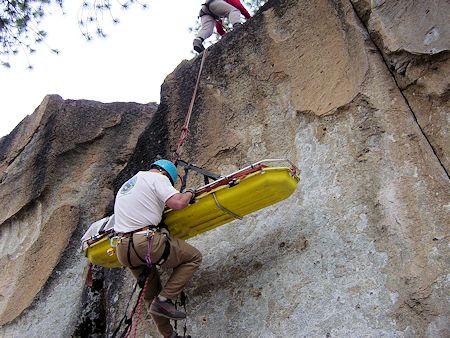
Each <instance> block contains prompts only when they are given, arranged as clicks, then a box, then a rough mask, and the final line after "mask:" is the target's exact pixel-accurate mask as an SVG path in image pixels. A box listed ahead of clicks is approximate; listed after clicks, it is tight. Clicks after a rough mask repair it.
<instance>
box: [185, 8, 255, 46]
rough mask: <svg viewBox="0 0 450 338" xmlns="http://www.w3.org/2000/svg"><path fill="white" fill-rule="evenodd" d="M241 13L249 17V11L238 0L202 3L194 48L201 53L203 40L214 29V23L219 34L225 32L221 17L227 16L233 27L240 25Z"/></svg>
mask: <svg viewBox="0 0 450 338" xmlns="http://www.w3.org/2000/svg"><path fill="white" fill-rule="evenodd" d="M241 13H242V15H244V17H245V18H246V19H250V18H251V15H250V13H249V12H248V11H247V10H246V9H245V7H244V6H243V5H242V3H241V1H240V0H208V1H206V3H204V4H203V5H202V8H201V10H200V13H199V17H200V20H201V28H200V31H199V32H198V34H197V36H196V37H195V39H194V42H193V45H194V50H195V51H196V52H197V53H201V52H202V51H204V50H205V47H204V46H203V41H205V40H206V39H207V38H209V37H210V36H211V35H212V33H213V31H214V24H215V25H216V29H217V32H218V33H219V34H220V35H224V34H225V30H224V28H223V23H222V18H224V17H228V20H229V21H230V23H231V25H232V26H233V29H236V28H238V27H240V26H241Z"/></svg>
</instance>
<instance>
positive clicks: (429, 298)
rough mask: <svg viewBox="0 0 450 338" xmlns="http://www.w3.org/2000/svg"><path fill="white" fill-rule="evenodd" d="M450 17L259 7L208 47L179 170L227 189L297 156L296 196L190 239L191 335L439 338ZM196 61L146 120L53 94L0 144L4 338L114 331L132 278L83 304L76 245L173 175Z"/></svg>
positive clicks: (408, 9)
mask: <svg viewBox="0 0 450 338" xmlns="http://www.w3.org/2000/svg"><path fill="white" fill-rule="evenodd" d="M423 13H425V14H423ZM448 13H449V9H448V4H447V2H445V1H430V2H423V3H422V2H417V1H407V0H404V1H403V0H402V1H396V2H386V1H370V2H369V1H366V0H359V1H356V0H352V1H348V0H318V1H314V2H311V1H298V0H270V1H269V2H268V3H267V4H266V5H264V6H263V7H262V8H261V9H260V11H259V13H258V14H257V15H255V17H254V18H252V20H250V21H249V22H248V23H246V24H245V25H244V26H243V27H242V28H240V29H239V31H237V32H232V33H230V34H227V35H226V36H225V37H224V38H223V39H222V40H221V41H219V42H218V43H217V44H215V45H214V46H212V47H211V48H209V49H208V55H207V58H206V62H205V66H204V69H203V73H202V77H201V82H200V87H199V92H198V95H197V100H196V102H195V106H194V111H193V115H192V120H191V125H190V134H189V137H188V140H187V142H186V144H185V147H184V151H183V158H184V159H185V160H189V161H190V162H193V163H195V164H197V165H200V166H204V167H206V168H208V169H210V170H212V171H216V172H219V173H222V174H227V173H230V172H232V171H234V170H236V169H238V168H239V167H242V166H245V165H247V164H250V163H252V162H255V161H257V160H260V159H263V158H288V159H290V160H292V161H294V162H295V164H296V165H297V166H298V167H299V168H300V169H301V182H300V185H299V187H298V189H297V191H296V192H295V193H294V195H293V196H291V197H290V198H289V199H288V200H286V201H284V202H282V203H279V204H277V205H274V206H272V207H270V208H267V209H264V210H262V211H261V212H258V213H255V214H252V215H249V216H247V217H246V218H245V219H244V220H242V221H234V222H232V223H230V224H227V225H224V226H221V227H219V228H217V229H215V230H212V231H210V232H207V233H205V234H203V235H200V236H198V237H196V238H194V239H192V240H191V241H190V242H191V243H192V244H193V245H195V246H196V247H198V248H199V249H200V250H201V251H202V252H203V256H204V261H203V264H202V266H201V269H200V270H199V271H198V273H196V275H195V276H194V278H193V280H192V282H191V283H190V285H189V287H188V289H187V291H188V294H189V296H190V302H189V304H188V316H189V317H188V321H187V326H188V332H189V333H190V334H192V335H193V336H194V337H200V336H201V337H214V338H215V337H379V336H383V337H433V338H434V337H448V336H449V335H450V322H449V318H450V312H449V308H450V304H449V299H448V294H449V290H450V283H449V274H448V271H449V266H450V261H449V257H450V252H449V251H450V246H449V229H450V224H449V219H450V218H449V211H450V210H449V188H450V184H449V177H448V158H447V157H448V152H447V149H448V144H449V142H448V116H447V115H448V75H446V74H448V71H447V68H448V57H447V56H448V55H447V53H448V41H450V39H448V31H447V30H448V25H445V21H444V20H443V19H442V18H443V17H445V16H446V15H447V16H448ZM404 56H405V57H406V59H405V60H406V63H403V62H401V60H403V58H402V57H404ZM200 61H201V58H200V57H196V58H194V59H193V60H190V61H183V62H182V63H181V64H180V65H179V66H178V67H177V68H176V69H175V71H174V72H173V73H172V74H170V75H169V76H168V77H167V78H166V80H165V82H164V84H163V87H162V96H161V104H160V105H159V107H158V109H157V111H154V109H155V107H153V106H152V105H148V106H143V105H136V104H111V105H104V104H98V103H92V102H86V101H80V102H79V101H63V100H62V99H60V98H58V97H48V98H46V100H44V103H43V105H41V107H40V108H39V109H38V110H37V111H36V112H35V114H33V116H32V117H30V118H28V119H27V120H26V121H24V123H23V124H21V125H20V126H19V128H18V129H16V130H15V131H14V132H13V133H12V134H11V135H10V136H8V137H6V138H3V139H1V140H0V168H1V172H2V176H1V177H0V187H1V190H0V200H1V202H2V206H4V208H3V210H1V211H0V224H1V225H0V231H1V237H0V242H1V243H0V248H1V250H0V254H1V257H0V259H1V260H2V264H1V266H2V268H1V269H2V270H1V273H2V276H4V277H3V278H2V281H1V282H0V283H1V284H0V293H1V297H0V312H1V313H0V315H1V320H2V322H1V324H0V325H3V326H2V327H1V328H0V336H5V337H6V336H8V337H9V336H24V335H27V336H33V337H38V336H42V335H44V334H45V335H46V336H50V337H60V336H88V335H99V336H101V335H106V336H109V335H111V333H112V332H113V331H114V329H115V327H116V325H117V324H118V321H119V320H120V319H121V317H122V315H123V313H124V310H125V307H126V305H127V302H128V300H129V295H130V293H131V288H132V285H133V282H134V281H133V279H132V277H131V275H130V274H129V273H128V272H127V271H126V270H120V269H118V270H112V271H107V270H105V271H102V270H98V271H96V272H95V277H96V279H95V283H96V289H97V290H98V291H96V292H87V291H86V290H85V289H84V288H83V287H82V285H81V284H82V277H81V274H80V272H81V270H82V268H83V266H84V260H83V258H82V257H80V256H78V255H74V252H75V251H76V249H77V248H76V247H77V245H78V240H79V238H80V237H81V234H82V230H81V229H82V227H83V226H85V225H87V223H88V222H89V221H91V220H92V219H95V218H97V217H101V216H103V213H105V212H106V211H110V210H111V203H112V201H113V196H114V194H113V192H114V191H115V190H117V189H118V187H120V185H121V184H122V183H123V182H124V181H125V180H126V179H127V178H129V177H130V176H131V175H133V174H134V173H135V172H137V171H138V170H141V169H144V168H147V166H148V163H150V162H151V161H152V160H154V159H155V158H156V157H157V156H162V157H167V158H172V156H173V153H174V151H175V148H176V144H177V141H178V137H179V135H180V128H181V126H182V124H183V122H184V118H185V114H186V112H187V110H188V106H189V102H190V99H191V95H192V91H193V88H194V85H195V80H196V76H197V72H198V70H199V66H200ZM136 142H137V145H136V148H135V149H134V150H132V149H133V147H134V145H135V144H136ZM446 145H447V146H446ZM111 149H114V151H113V152H112V151H111ZM100 173H101V174H100ZM197 182H198V180H196V179H195V178H194V179H192V180H190V181H189V183H188V186H189V187H195V186H196V183H197ZM30 228H31V229H33V231H28V229H30ZM24 229H27V231H24ZM56 233H57V234H60V233H62V235H59V236H56V235H55V234H56ZM49 238H51V240H52V241H53V242H52V245H44V244H48V239H49ZM70 238H76V241H70ZM11 239H13V240H11ZM43 241H44V242H43ZM45 241H47V242H45ZM36 259H37V260H36ZM30 267H32V268H30ZM29 271H32V276H33V278H32V279H31V280H32V281H33V283H32V282H30V279H29V278H24V277H25V276H26V277H28V275H27V272H29ZM22 290H26V292H19V291H22ZM30 304H31V306H30ZM24 309H26V310H24ZM23 310H24V311H23ZM139 325H140V326H139V330H138V335H139V336H145V335H146V334H147V335H152V336H155V337H156V336H158V335H157V333H156V331H155V328H154V327H153V326H152V325H151V322H149V321H144V320H141V322H140V324H139Z"/></svg>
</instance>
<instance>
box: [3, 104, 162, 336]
mask: <svg viewBox="0 0 450 338" xmlns="http://www.w3.org/2000/svg"><path fill="white" fill-rule="evenodd" d="M155 109H156V107H155V106H154V105H148V106H145V105H139V104H134V103H128V104H123V103H117V104H101V103H98V102H92V101H70V100H67V101H64V100H63V99H62V98H61V97H59V96H55V95H53V96H47V97H46V98H45V99H44V101H43V102H42V104H41V105H40V106H39V107H38V109H37V110H36V111H35V113H34V114H33V115H31V116H29V117H27V118H26V119H25V120H24V121H23V122H22V123H21V124H19V125H18V126H17V127H16V129H15V130H14V131H13V132H12V133H11V134H10V135H8V136H6V137H4V138H2V139H0V160H1V162H0V169H1V173H2V178H1V181H0V188H1V190H0V201H1V202H0V203H1V205H2V209H1V210H0V224H1V225H0V234H1V236H0V260H1V264H0V266H1V268H0V269H1V270H0V273H1V276H2V278H1V282H0V294H1V297H0V325H4V326H3V327H2V328H1V329H0V335H1V336H5V337H12V336H14V337H17V336H42V334H44V333H45V335H47V336H52V337H61V336H67V335H70V334H71V333H72V332H73V330H74V327H75V325H76V323H77V322H78V316H79V313H80V306H81V302H80V300H81V297H82V293H83V290H84V280H83V269H84V267H85V266H86V261H85V259H84V258H83V257H82V255H81V254H80V253H79V245H80V242H79V239H80V236H81V235H82V234H83V232H84V230H85V229H86V226H87V225H88V223H89V222H91V221H92V220H93V219H95V218H100V217H103V215H104V213H105V211H106V209H107V208H108V205H109V204H110V203H111V201H112V199H113V198H114V195H113V191H112V185H111V183H112V180H113V178H114V177H115V176H116V175H117V173H118V172H119V171H120V170H121V169H123V167H124V164H125V163H126V161H127V159H128V158H129V156H130V155H131V152H132V150H133V148H134V146H135V143H136V139H137V136H138V135H139V134H140V132H141V131H142V129H143V127H144V126H145V125H146V122H147V121H148V120H149V119H150V117H151V116H152V114H153V112H154V111H155ZM25 309H27V310H26V311H25V312H24V310H25Z"/></svg>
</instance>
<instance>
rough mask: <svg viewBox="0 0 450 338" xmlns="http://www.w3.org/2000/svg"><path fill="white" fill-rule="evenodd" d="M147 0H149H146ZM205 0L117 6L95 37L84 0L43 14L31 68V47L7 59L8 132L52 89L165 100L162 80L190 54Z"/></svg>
mask: <svg viewBox="0 0 450 338" xmlns="http://www.w3.org/2000/svg"><path fill="white" fill-rule="evenodd" d="M144 1H145V0H144ZM204 1H205V0H147V1H146V2H147V3H148V4H149V8H148V9H147V10H142V9H141V8H140V7H139V6H138V5H134V6H133V7H132V8H131V9H129V10H127V11H122V10H119V8H117V14H118V15H117V16H118V17H119V19H120V23H119V24H118V25H114V26H109V27H107V29H106V33H107V34H108V37H107V38H106V39H98V38H95V39H94V41H92V42H87V41H85V40H84V38H83V37H82V35H81V32H80V30H79V27H78V23H77V15H78V9H79V6H80V5H81V3H82V0H67V1H65V5H64V8H65V11H66V12H67V15H64V16H63V15H61V11H60V10H59V11H58V10H54V14H51V15H48V16H47V17H46V18H45V19H44V21H43V29H44V30H46V31H47V33H48V36H47V39H46V42H47V43H48V44H49V45H50V46H51V47H52V48H56V49H59V50H60V54H59V55H55V54H53V53H51V51H50V50H49V48H46V47H45V45H43V44H41V45H38V49H37V52H36V53H35V54H33V55H32V56H31V58H30V63H31V64H32V65H33V67H34V69H33V70H31V71H30V70H28V69H26V68H27V63H26V61H25V59H24V54H22V55H20V54H19V55H17V56H15V57H13V58H11V59H10V63H11V68H10V69H7V68H4V67H2V66H0V137H2V136H4V135H6V134H8V133H9V132H11V131H12V130H13V129H14V127H15V126H16V125H17V124H18V123H19V122H20V121H21V120H22V119H23V118H24V117H25V116H26V115H31V114H32V113H33V111H34V110H35V109H36V108H37V107H38V106H39V104H40V103H41V101H42V99H43V98H44V96H45V95H47V94H58V95H61V96H62V97H63V99H88V100H96V101H100V102H116V101H118V102H139V103H148V102H159V94H160V86H161V84H162V83H163V81H164V78H165V77H166V76H167V75H168V74H170V73H171V72H172V71H173V70H174V69H175V67H176V66H177V65H178V64H179V63H180V62H181V61H182V60H183V59H191V58H192V57H193V56H194V54H192V52H191V51H192V40H193V38H194V36H193V34H192V33H189V30H188V28H189V27H190V26H193V25H194V24H195V20H196V18H197V15H198V12H199V9H200V5H201V4H202V3H204Z"/></svg>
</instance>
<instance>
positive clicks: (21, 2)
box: [0, 0, 147, 69]
mask: <svg viewBox="0 0 450 338" xmlns="http://www.w3.org/2000/svg"><path fill="white" fill-rule="evenodd" d="M70 1H79V3H80V10H79V17H78V24H79V27H80V30H81V34H82V35H83V36H84V37H85V39H86V40H88V41H89V40H92V39H93V38H94V37H95V36H97V37H102V38H103V37H106V33H105V30H104V24H105V22H106V21H110V22H112V23H114V24H117V23H119V19H118V16H117V15H116V9H117V8H120V9H128V8H130V6H132V5H139V6H141V7H143V8H146V7H147V4H146V3H143V2H141V1H139V0H70ZM54 5H57V6H59V7H60V8H61V12H62V13H63V14H64V11H63V5H64V0H0V64H2V65H3V66H5V67H8V68H9V67H10V58H11V57H13V56H14V55H16V54H18V53H19V52H23V53H24V54H25V55H26V57H27V59H28V56H29V55H31V54H33V53H34V52H35V51H36V49H37V46H38V45H39V44H42V43H44V44H45V43H46V42H45V38H46V36H47V32H46V31H44V30H43V29H42V28H41V22H42V19H43V18H44V17H45V16H46V15H48V14H49V9H50V8H51V6H54ZM47 47H48V48H49V49H50V50H51V51H52V52H54V53H57V54H58V53H59V50H57V49H54V48H51V47H50V46H48V45H47ZM28 68H30V69H31V68H32V66H31V64H30V62H29V61H28Z"/></svg>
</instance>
